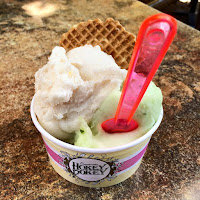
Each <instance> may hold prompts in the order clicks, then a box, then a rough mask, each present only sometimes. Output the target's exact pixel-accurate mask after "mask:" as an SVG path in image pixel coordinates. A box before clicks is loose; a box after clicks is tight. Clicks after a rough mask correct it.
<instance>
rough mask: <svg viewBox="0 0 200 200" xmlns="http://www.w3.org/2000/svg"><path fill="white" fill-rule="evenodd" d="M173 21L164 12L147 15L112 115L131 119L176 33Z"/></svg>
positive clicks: (116, 118) (175, 25)
mask: <svg viewBox="0 0 200 200" xmlns="http://www.w3.org/2000/svg"><path fill="white" fill-rule="evenodd" d="M176 30H177V23H176V20H175V19H174V18H173V17H171V16H169V15H166V14H157V15H153V16H151V17H149V18H147V19H146V20H145V21H144V22H143V24H142V26H141V28H140V30H139V33H138V37H137V41H136V44H135V48H134V51H133V54H132V58H131V61H130V64H129V69H128V74H127V77H126V80H125V83H124V87H123V90H122V95H121V98H120V101H119V104H118V108H117V111H116V115H115V123H118V121H119V119H124V120H126V121H127V120H128V123H129V122H130V121H131V119H132V117H133V115H134V113H135V111H136V109H137V107H138V105H139V103H140V101H141V99H142V97H143V95H144V93H145V91H146V89H147V87H148V85H149V83H150V82H151V80H152V79H153V77H154V74H155V73H156V71H157V69H158V67H159V65H160V63H161V62H162V60H163V58H164V56H165V54H166V52H167V50H168V48H169V46H170V44H171V42H172V41H173V38H174V36H175V34H176Z"/></svg>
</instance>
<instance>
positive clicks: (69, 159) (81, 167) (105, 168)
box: [44, 140, 148, 184]
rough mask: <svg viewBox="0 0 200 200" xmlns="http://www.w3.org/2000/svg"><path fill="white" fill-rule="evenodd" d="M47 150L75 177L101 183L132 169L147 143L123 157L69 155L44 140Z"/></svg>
mask: <svg viewBox="0 0 200 200" xmlns="http://www.w3.org/2000/svg"><path fill="white" fill-rule="evenodd" d="M44 144H45V147H46V150H47V152H48V154H49V156H50V157H51V159H52V161H53V162H55V163H56V164H57V165H58V166H59V167H60V168H62V169H63V170H65V171H66V172H67V173H69V174H70V176H72V177H73V178H75V179H77V178H78V179H79V180H82V181H84V182H85V183H87V184H88V183H91V182H92V183H95V184H97V183H100V182H102V181H104V179H105V180H108V181H111V180H113V179H114V178H116V177H117V176H118V175H120V174H122V173H124V172H126V171H128V170H130V169H131V168H132V167H134V166H135V165H136V164H137V163H138V162H139V161H140V160H141V159H142V157H143V155H144V153H145V151H146V148H147V146H148V142H147V144H146V145H145V146H144V147H143V148H142V149H141V150H140V151H138V152H136V153H134V154H132V155H131V156H128V157H127V158H123V159H116V158H114V157H111V158H109V157H107V155H106V154H102V155H101V156H99V157H95V156H94V155H92V154H91V155H86V154H85V153H77V154H76V155H69V154H68V153H67V152H64V151H61V152H58V151H56V150H55V149H53V148H52V147H51V146H50V145H49V144H47V142H46V141H45V140H44Z"/></svg>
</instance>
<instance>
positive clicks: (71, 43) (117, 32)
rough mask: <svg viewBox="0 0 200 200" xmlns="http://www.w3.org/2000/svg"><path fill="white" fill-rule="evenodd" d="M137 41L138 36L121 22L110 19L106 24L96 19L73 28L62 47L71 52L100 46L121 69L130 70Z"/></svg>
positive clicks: (65, 35)
mask: <svg viewBox="0 0 200 200" xmlns="http://www.w3.org/2000/svg"><path fill="white" fill-rule="evenodd" d="M135 41H136V36H135V35H133V34H132V33H130V32H127V31H126V30H125V28H124V27H123V26H122V25H121V24H120V23H119V21H116V20H114V19H112V18H108V19H107V20H106V21H105V22H103V21H101V20H100V19H95V20H89V21H87V22H81V23H79V24H78V25H76V26H73V27H72V28H71V29H70V30H69V31H68V32H67V33H64V34H63V35H62V37H61V40H60V46H62V47H64V48H65V49H66V51H69V50H70V49H73V48H75V47H79V46H83V45H85V44H91V45H93V46H96V45H99V46H100V47H101V49H102V50H103V51H104V52H106V53H107V54H109V55H112V57H113V58H114V59H115V62H116V63H117V64H118V65H119V66H120V67H121V68H124V69H128V65H129V62H130V59H131V56H132V52H133V47H134V45H135Z"/></svg>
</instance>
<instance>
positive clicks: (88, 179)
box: [31, 98, 163, 188]
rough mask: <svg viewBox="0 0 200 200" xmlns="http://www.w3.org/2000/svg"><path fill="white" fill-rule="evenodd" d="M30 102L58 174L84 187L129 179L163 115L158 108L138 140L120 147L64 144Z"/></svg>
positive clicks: (111, 183) (105, 185)
mask: <svg viewBox="0 0 200 200" xmlns="http://www.w3.org/2000/svg"><path fill="white" fill-rule="evenodd" d="M33 101H34V98H33V100H32V102H31V117H32V120H33V123H34V125H35V126H36V128H37V129H38V131H39V132H40V133H41V135H42V138H43V140H44V144H45V147H46V150H47V153H48V156H49V159H50V163H51V165H52V166H53V168H54V169H55V170H56V172H57V173H58V174H60V175H61V176H62V177H63V178H65V179H66V180H68V181H70V182H72V183H75V184H77V185H81V186H85V187H96V188H99V187H107V186H111V185H115V184H118V183H120V182H122V181H124V180H126V179H127V178H129V177H130V176H131V175H132V174H133V173H134V172H135V171H136V170H137V169H138V167H139V166H140V163H141V161H142V157H143V156H144V153H145V151H146V148H147V146H148V143H149V141H150V138H151V136H152V134H153V133H154V132H155V131H156V130H157V128H158V127H159V125H160V123H161V121H162V118H163V109H162V110H161V113H160V116H159V118H158V121H157V122H156V123H155V125H154V126H153V127H152V128H151V129H150V130H149V131H148V132H147V133H146V134H145V135H143V136H142V137H140V138H139V139H137V140H135V141H133V142H131V143H128V144H126V145H123V146H118V147H113V148H106V149H93V148H84V147H78V146H74V145H71V144H68V143H65V142H63V141H61V140H59V139H57V138H55V137H53V136H52V135H50V134H49V133H48V132H47V131H45V130H44V129H43V128H42V127H41V125H40V124H39V122H38V120H37V118H36V115H35V113H34V111H33Z"/></svg>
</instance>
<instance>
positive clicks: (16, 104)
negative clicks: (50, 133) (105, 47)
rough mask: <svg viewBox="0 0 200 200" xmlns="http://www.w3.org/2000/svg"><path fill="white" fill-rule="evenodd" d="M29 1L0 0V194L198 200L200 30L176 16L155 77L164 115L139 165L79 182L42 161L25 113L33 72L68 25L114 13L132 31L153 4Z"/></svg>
mask: <svg viewBox="0 0 200 200" xmlns="http://www.w3.org/2000/svg"><path fill="white" fill-rule="evenodd" d="M31 2H33V1H14V0H4V1H3V2H2V1H1V3H0V72H1V73H0V77H1V78H0V94H1V95H0V102H1V104H0V135H1V137H0V170H1V174H0V178H1V179H0V193H1V194H0V199H4V200H6V199H74V200H82V199H86V200H92V199H95V200H96V199H99V200H108V199H112V200H122V199H123V200H125V199H127V200H129V199H142V200H144V199H152V200H154V199H172V200H174V199H182V200H198V199H199V198H200V130H199V113H200V102H199V92H200V71H199V66H200V32H198V31H197V30H194V29H192V28H190V27H188V26H187V25H184V24H182V23H180V22H179V23H178V33H177V36H176V38H175V40H174V42H173V44H172V45H171V47H170V49H169V51H168V53H167V55H166V56H165V59H164V60H163V62H162V66H161V67H160V68H159V70H158V72H157V74H156V76H155V78H154V81H155V82H156V84H157V85H158V86H159V87H160V88H161V89H162V92H163V95H164V103H163V107H164V113H165V115H164V119H163V122H162V124H161V126H160V127H159V129H158V131H157V132H156V134H154V135H153V137H152V139H151V141H150V144H149V147H148V149H147V152H146V154H145V156H144V159H143V162H142V165H141V166H140V168H139V170H138V171H137V172H136V173H135V174H134V175H133V176H132V177H131V178H129V179H128V180H126V181H125V182H123V183H121V184H118V185H116V186H112V187H108V188H101V189H90V188H84V187H80V186H76V185H74V184H71V183H69V182H67V181H66V180H64V179H63V178H62V177H60V176H59V175H58V174H57V173H56V172H55V171H54V170H53V168H52V167H51V165H50V164H49V162H48V157H47V153H46V150H45V147H44V145H43V142H42V138H41V136H40V134H39V133H38V131H37V130H36V128H35V127H34V125H33V123H32V121H31V118H30V113H29V107H30V101H31V98H32V96H33V94H34V73H35V72H36V71H37V70H38V69H39V68H40V67H42V66H43V65H44V64H45V63H46V61H47V58H48V56H49V55H50V52H51V50H52V48H53V47H54V46H55V45H58V41H59V38H60V36H61V34H62V33H64V32H66V31H67V30H68V29H69V28H70V27H71V26H72V25H74V24H77V23H79V22H80V21H86V20H88V19H93V18H97V17H99V18H101V19H106V18H107V17H113V18H115V19H117V20H119V21H120V22H121V24H122V25H124V26H125V28H126V29H127V30H128V31H131V32H132V33H135V34H137V31H138V28H139V26H140V24H141V22H142V21H143V20H144V18H145V17H147V16H149V15H152V14H155V13H157V11H156V10H154V9H152V8H150V7H147V6H146V5H144V4H142V3H140V2H137V1H134V0H121V1H120V0H102V1H98V0H87V1H86V0H83V1H79V0H74V1H70V0H60V1H56V0H54V1H53V0H52V1H46V2H47V3H45V2H44V1H43V4H42V5H39V4H38V3H35V4H34V5H32V6H33V7H30V6H31V5H30V4H29V3H31ZM38 13H39V15H40V16H38V15H37V14H38Z"/></svg>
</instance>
